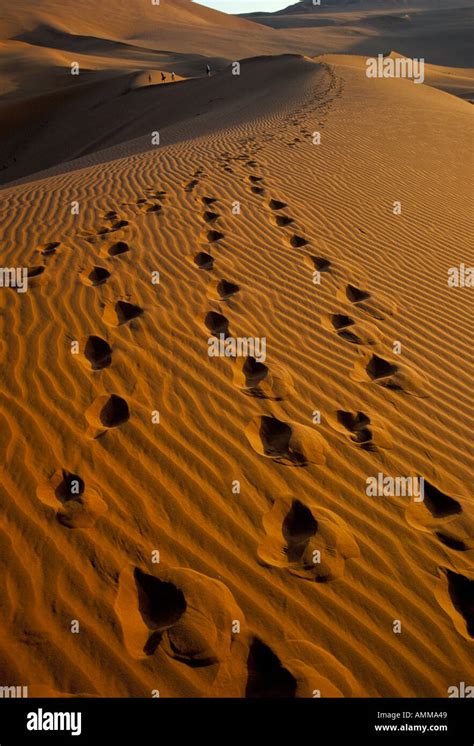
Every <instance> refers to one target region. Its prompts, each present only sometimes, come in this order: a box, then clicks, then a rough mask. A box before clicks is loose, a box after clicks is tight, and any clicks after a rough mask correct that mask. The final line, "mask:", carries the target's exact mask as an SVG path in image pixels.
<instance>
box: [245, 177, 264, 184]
mask: <svg viewBox="0 0 474 746" xmlns="http://www.w3.org/2000/svg"><path fill="white" fill-rule="evenodd" d="M248 180H249V181H250V182H251V183H252V184H258V182H259V181H263V177H262V176H253V175H250V176H248Z"/></svg>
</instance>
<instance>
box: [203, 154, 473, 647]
mask: <svg viewBox="0 0 474 746" xmlns="http://www.w3.org/2000/svg"><path fill="white" fill-rule="evenodd" d="M246 165H250V166H251V167H252V168H253V167H255V166H256V165H258V164H257V163H256V162H255V161H253V162H249V161H246ZM246 180H247V184H248V188H249V192H250V194H251V195H252V196H256V197H261V198H263V199H265V200H267V201H266V203H265V204H266V208H267V209H268V211H269V215H270V222H271V224H272V225H274V226H275V227H276V228H281V229H288V228H291V227H292V226H293V225H294V223H295V220H294V219H293V218H292V216H291V215H290V214H289V213H288V210H287V208H288V205H287V204H286V203H285V202H284V201H282V200H279V199H276V198H274V197H270V198H268V195H267V189H266V186H265V180H264V178H263V177H262V176H260V175H257V174H255V173H251V174H250V175H248V176H247V177H246ZM214 202H215V200H214V199H212V198H210V199H209V198H208V199H206V198H204V203H205V205H208V206H209V204H213V203H214ZM202 218H203V222H205V223H212V224H213V225H214V224H215V223H216V222H217V221H218V218H219V213H218V212H215V211H214V209H213V210H212V211H211V212H210V211H205V212H204V213H203V215H202ZM201 237H202V238H204V239H207V241H208V242H209V243H213V242H214V241H218V240H220V239H221V238H223V237H224V236H223V234H220V233H219V232H218V231H216V232H215V233H213V234H209V232H208V233H207V234H206V233H204V234H202V236H201ZM288 243H289V245H290V247H291V248H294V249H302V248H305V247H309V243H310V242H309V240H308V239H307V238H306V237H305V236H304V235H301V234H299V233H290V234H289V236H288ZM306 251H308V248H306ZM203 256H205V258H206V261H205V262H204V263H203V261H202V258H203ZM304 261H305V264H306V265H307V266H309V267H310V268H311V269H312V271H313V272H317V273H319V274H320V275H324V274H327V275H331V274H336V273H335V266H334V263H333V261H332V260H331V259H329V258H327V257H323V256H318V255H315V254H312V253H306V254H305V256H304ZM195 263H196V265H197V266H198V267H200V268H205V269H207V270H210V271H212V270H213V268H214V259H213V257H211V256H210V255H209V254H203V253H199V254H198V255H197V256H196V258H195ZM337 275H340V272H338V273H337ZM342 279H344V278H342ZM219 284H220V287H221V288H222V289H225V288H227V287H230V288H233V287H234V284H233V283H230V282H228V281H224V280H220V281H218V282H217V283H214V284H213V286H214V288H216V287H218V286H219ZM216 295H218V296H219V299H221V300H224V299H225V298H226V297H228V295H227V293H226V292H224V293H222V294H219V293H217V294H213V295H212V296H211V297H216ZM208 297H209V294H208ZM335 299H336V300H337V301H338V302H339V303H340V304H341V308H340V310H339V311H337V312H336V311H335V312H333V313H328V314H326V315H325V316H324V317H323V319H322V326H323V327H324V328H326V329H327V330H328V331H330V332H331V333H334V334H335V335H336V336H337V337H338V338H339V339H341V340H342V341H343V342H345V343H349V344H351V345H354V346H355V347H356V348H363V347H370V346H376V345H379V344H380V342H381V340H382V338H383V334H382V332H381V331H380V330H379V328H378V326H377V324H376V323H375V322H380V321H383V320H384V318H385V316H386V315H392V314H393V313H394V312H395V310H396V309H395V306H394V304H393V303H391V302H390V301H389V300H388V299H386V298H382V297H380V296H373V295H372V293H370V292H369V291H367V290H366V289H365V288H364V287H363V286H362V287H359V286H358V285H356V284H354V283H353V282H351V281H349V280H346V281H345V283H344V282H342V284H340V285H339V287H338V289H337V291H336V294H335ZM351 309H354V310H355V311H357V312H358V314H361V315H362V316H365V317H366V318H367V319H368V320H366V321H362V320H359V318H357V319H356V318H353V316H352V315H351V313H350V311H351ZM204 325H205V327H206V329H207V330H208V331H209V333H210V334H212V335H220V334H223V335H224V336H225V337H228V336H230V324H229V321H228V319H227V318H226V316H225V315H224V314H222V313H221V312H220V309H219V310H218V311H209V312H208V313H207V314H206V316H205V318H204ZM232 362H233V367H234V383H236V384H237V385H238V387H239V388H240V389H241V391H242V392H243V393H246V394H248V395H252V396H256V397H262V398H275V399H277V400H280V399H282V398H284V397H285V396H286V395H288V393H289V392H291V390H292V382H291V379H290V378H289V376H286V380H284V379H285V375H284V374H283V376H282V378H281V379H280V383H282V382H284V384H285V385H283V386H282V387H281V388H280V390H279V391H278V392H275V390H272V389H271V388H270V392H268V390H267V391H266V390H265V385H264V384H265V382H266V381H268V380H269V379H271V377H272V376H271V373H270V370H269V367H268V366H267V365H265V364H264V363H259V362H257V361H256V360H255V359H254V358H251V357H247V358H246V359H245V360H244V362H243V364H241V362H240V361H239V359H233V360H232ZM352 377H353V378H354V380H356V381H359V382H361V383H362V382H373V383H377V384H378V385H381V386H383V387H385V388H387V389H391V390H393V391H403V392H405V393H407V394H411V395H414V396H425V395H426V393H425V392H426V386H427V382H426V381H425V379H424V378H423V377H422V376H420V375H419V374H417V373H416V372H415V371H414V370H412V369H411V368H409V366H405V365H401V364H400V363H399V362H398V361H397V362H395V360H393V356H389V355H385V354H383V356H382V354H377V353H376V352H362V353H361V355H360V357H359V358H358V360H357V362H356V364H355V366H354V370H353V373H352ZM277 389H278V387H277ZM275 393H278V394H279V395H276V396H273V397H272V395H271V394H275ZM329 422H330V424H331V426H332V428H333V429H334V430H335V431H338V432H340V433H341V434H342V435H344V437H346V438H347V439H348V440H349V441H350V442H351V443H353V444H354V445H355V446H356V447H359V448H362V449H364V450H366V451H368V452H377V451H378V450H379V449H383V448H391V447H392V446H393V441H392V438H391V436H390V434H389V433H388V431H387V429H386V427H385V425H384V423H382V422H380V421H376V422H373V421H372V418H371V417H370V416H369V415H368V414H366V413H365V412H363V411H347V410H343V409H337V410H336V411H335V412H334V414H333V415H331V416H330V417H329ZM245 435H246V437H247V439H248V441H249V443H250V445H251V446H252V448H253V449H254V450H255V451H256V452H257V453H259V454H260V455H262V456H264V457H267V458H270V459H272V460H273V461H275V462H277V463H281V464H285V465H287V466H299V467H305V466H308V465H309V464H312V463H313V464H322V463H324V461H325V451H326V443H325V441H324V439H323V438H321V437H320V436H318V435H317V434H316V433H315V431H314V429H313V428H309V427H305V426H303V425H299V424H297V423H289V422H284V421H282V420H279V419H277V418H276V417H275V416H274V415H271V416H267V415H263V416H259V417H256V418H254V419H253V420H252V421H251V422H250V423H249V424H248V426H247V427H246V429H245ZM425 484H426V498H425V502H423V503H422V506H423V507H422V508H421V510H422V511H424V514H423V515H420V509H419V507H418V506H415V504H414V503H411V504H410V506H409V508H408V509H407V520H408V522H409V523H411V524H412V525H414V526H415V527H416V528H418V529H420V530H425V531H427V530H431V531H432V532H433V535H434V536H435V537H436V539H437V540H438V541H440V542H441V543H442V544H443V545H444V546H446V547H448V548H449V549H451V550H453V551H456V552H459V551H466V550H468V549H471V548H474V538H473V537H472V534H471V533H470V528H469V525H472V519H471V520H470V521H468V520H467V517H466V515H465V513H464V511H463V508H462V507H461V501H457V500H454V498H451V497H450V496H448V495H445V494H444V493H442V492H441V491H440V490H438V489H437V488H436V487H434V486H433V485H431V484H430V483H429V482H428V481H426V482H425ZM455 517H457V520H455ZM446 523H448V524H451V526H450V527H449V526H445V524H446ZM263 524H264V529H265V532H266V536H265V538H264V539H263V540H262V542H261V544H260V545H259V548H258V556H259V559H260V561H261V563H262V564H263V565H266V566H271V567H276V568H279V569H283V570H286V571H288V572H290V573H291V574H294V575H297V576H299V577H302V578H306V579H311V580H315V581H316V582H320V583H321V582H328V581H331V580H333V579H335V578H337V577H339V576H341V575H343V573H344V565H345V562H346V561H347V560H350V559H356V558H357V557H358V556H359V549H358V547H357V544H356V542H355V541H354V539H353V537H352V535H351V532H350V530H349V529H348V527H347V526H346V525H345V523H344V522H343V521H342V520H341V519H340V518H339V517H338V516H337V515H335V514H334V513H332V512H331V511H328V510H325V509H322V508H319V509H317V508H314V507H313V506H311V505H308V504H305V503H304V502H303V501H301V500H299V499H297V498H285V499H277V500H275V502H274V504H273V507H272V509H271V510H270V511H269V513H268V514H267V515H266V516H264V517H263ZM315 553H317V555H318V556H319V557H320V559H319V561H318V562H317V563H315V562H314V556H315ZM321 558H322V559H321ZM436 595H437V597H438V599H439V602H440V604H441V605H442V606H443V608H444V609H445V611H446V612H447V613H448V614H449V615H450V616H451V618H452V619H453V623H454V624H455V626H456V628H457V629H458V631H460V633H461V634H463V635H464V636H466V637H468V638H470V639H472V638H474V612H473V599H474V580H470V579H469V578H467V577H465V576H464V575H462V574H460V573H456V572H454V571H453V570H451V569H449V568H442V569H441V570H440V580H439V585H438V587H437V589H436ZM270 652H271V651H270Z"/></svg>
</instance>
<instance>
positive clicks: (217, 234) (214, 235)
mask: <svg viewBox="0 0 474 746" xmlns="http://www.w3.org/2000/svg"><path fill="white" fill-rule="evenodd" d="M223 238H224V234H223V233H221V231H216V230H205V231H203V232H202V233H201V239H202V240H203V241H205V242H206V243H216V241H221V240H222V239H223Z"/></svg>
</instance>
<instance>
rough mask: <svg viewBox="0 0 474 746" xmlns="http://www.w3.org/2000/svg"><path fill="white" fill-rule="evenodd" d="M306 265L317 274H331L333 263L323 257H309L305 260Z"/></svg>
mask: <svg viewBox="0 0 474 746" xmlns="http://www.w3.org/2000/svg"><path fill="white" fill-rule="evenodd" d="M304 261H305V264H307V265H308V266H309V267H311V269H313V270H315V271H316V272H321V273H323V272H331V268H332V265H331V262H330V261H329V259H325V258H324V257H322V256H314V255H308V256H305V258H304Z"/></svg>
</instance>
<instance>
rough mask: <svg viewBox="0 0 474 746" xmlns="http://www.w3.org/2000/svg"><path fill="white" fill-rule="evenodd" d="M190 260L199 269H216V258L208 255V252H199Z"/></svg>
mask: <svg viewBox="0 0 474 746" xmlns="http://www.w3.org/2000/svg"><path fill="white" fill-rule="evenodd" d="M189 258H190V259H191V261H192V262H193V263H194V264H195V265H196V267H198V268H199V269H204V270H207V271H211V270H212V269H214V257H213V256H211V255H210V254H208V253H207V252H206V251H198V253H197V254H194V255H193V256H191V257H189Z"/></svg>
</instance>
